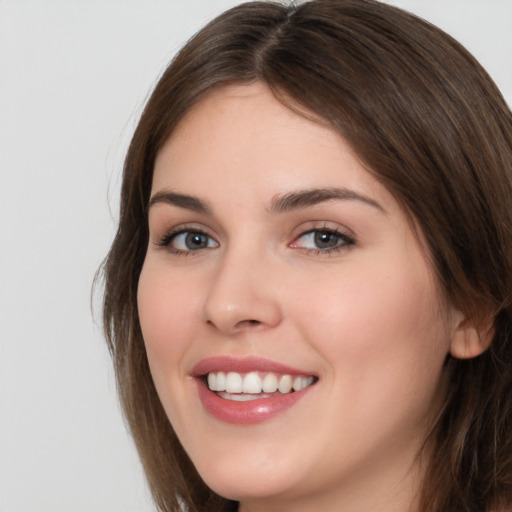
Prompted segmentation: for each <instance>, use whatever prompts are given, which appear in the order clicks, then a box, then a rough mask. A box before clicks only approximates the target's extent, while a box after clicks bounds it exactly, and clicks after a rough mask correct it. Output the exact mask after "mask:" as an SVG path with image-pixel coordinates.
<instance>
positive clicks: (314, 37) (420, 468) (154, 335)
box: [104, 0, 512, 512]
mask: <svg viewBox="0 0 512 512" xmlns="http://www.w3.org/2000/svg"><path fill="white" fill-rule="evenodd" d="M511 205H512V116H511V112H510V110H509V108H508V107H507V105H506V104H505V102H504V101H503V99H502V97H501V95H500V93H499V91H498V90H497V88H496V86H495V85H494V84H493V82H492V80H491V79H490V78H489V77H488V75H487V74H486V73H485V71H484V70H483V69H482V68H481V67H480V66H479V64H478V63H477V62H476V61H475V60H474V58H472V57H471V55H469V54H468V53H467V51H465V50H464V49H463V48H462V47H461V46H460V45H459V44H458V43H456V42H455V41H454V40H453V39H451V38H450V37H449V36H447V35H446V34H444V33H443V32H441V31H440V30H439V29H437V28H435V27H433V26H432V25H430V24H428V23H426V22H424V21H422V20H420V19H418V18H416V17H414V16H412V15H410V14H408V13H405V12H403V11H401V10H399V9H396V8H393V7H390V6H387V5H384V4H381V3H379V2H375V1H373V0H313V1H311V2H307V3H303V4H300V3H299V4H297V5H296V4H293V5H291V6H289V5H281V4H276V3H266V2H254V3H248V4H243V5H240V6H239V7H236V8H234V9H231V10H229V11H227V12H226V13H224V14H223V15H221V16H220V17H219V18H217V19H216V20H214V21H213V22H211V23H210V24H209V25H208V26H207V27H206V28H204V29H203V30H202V31H201V32H199V34H197V35H196V36H195V37H194V38H193V39H192V40H191V41H190V42H189V43H188V44H187V45H186V46H185V47H184V48H183V50H182V51H181V52H180V53H179V54H178V56H177V57H176V58H175V59H174V61H173V62H172V63H171V65H170V66H169V68H168V69H167V71H166V72H165V73H164V75H163V76H162V78H161V79H160V81H159V83H158V84H157V86H156V88H155V90H154V92H153V94H152V96H151V97H150V99H149V101H148V103H147V105H146V108H145V111H144V113H143V115H142V117H141V120H140V122H139V125H138V127H137V130H136V132H135V135H134V137H133V140H132V143H131V146H130V149H129V152H128V155H127V158H126V164H125V171H124V181H123V187H122V199H121V216H120V224H119V230H118V232H117V235H116V238H115V240H114V243H113V246H112V249H111V251H110V253H109V256H108V258H107V260H106V263H105V268H104V270H105V281H106V290H105V303H104V319H105V329H106V333H107V338H108V342H109V346H110V350H111V352H112V355H113V359H114V364H115V368H116V374H117V379H118V385H119V392H120V395H121V400H122V404H123V407H124V411H125V414H126V417H127V419H128V422H129V425H130V428H131V431H132V434H133V437H134V439H135V442H136V444H137V448H138V450H139V453H140V456H141V459H142V462H143V465H144V469H145V472H146V475H147V479H148V482H149V485H150V488H151V491H152V493H153V496H154V499H155V502H156V503H157V505H158V507H159V509H160V510H162V511H178V510H187V511H227V510H240V511H243V512H256V511H267V512H269V511H294V512H301V511H313V510H314V511H316V512H322V511H336V512H355V511H357V512H361V511H375V510H378V511H380V512H399V511H400V512H405V511H407V512H413V511H414V512H419V511H421V512H432V511H437V512H440V511H442V512H454V511H468V512H469V511H472V512H491V511H492V512H505V511H508V510H511V509H512V428H511V427H512V424H511V421H512V340H511V336H512V333H511V327H512V309H511V308H512V305H511V292H512V210H511Z"/></svg>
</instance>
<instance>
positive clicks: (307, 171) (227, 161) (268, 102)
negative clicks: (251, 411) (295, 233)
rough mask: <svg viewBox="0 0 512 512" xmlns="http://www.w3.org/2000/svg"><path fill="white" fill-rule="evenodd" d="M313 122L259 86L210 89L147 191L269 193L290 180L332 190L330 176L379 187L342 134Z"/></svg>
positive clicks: (169, 146)
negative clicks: (246, 188) (229, 185)
mask: <svg viewBox="0 0 512 512" xmlns="http://www.w3.org/2000/svg"><path fill="white" fill-rule="evenodd" d="M293 107H294V106H293ZM312 118H315V116H314V115H312V114H310V113H309V112H306V113H305V115H300V114H298V113H297V112H296V111H294V110H292V109H291V108H289V107H287V106H285V105H284V104H283V103H282V102H280V101H279V100H277V99H276V98H275V97H274V95H273V94H272V92H271V91H270V90H269V89H268V87H266V86H265V85H263V84H260V83H255V84H251V85H237V86H229V87H224V88H221V89H218V90H215V91H214V92H212V93H210V94H209V95H207V96H206V97H205V98H203V99H202V100H201V101H200V102H198V103H197V104H196V105H195V106H194V107H193V108H191V109H190V110H189V111H188V113H187V114H186V115H185V117H184V118H183V119H182V120H181V122H180V123H179V124H178V126H177V128H176V129H175V131H174V132H173V134H172V136H171V137H170V138H169V140H168V141H167V142H166V143H165V144H164V146H163V147H162V149H161V150H160V152H159V153H158V155H157V159H156V162H155V169H154V179H153V191H155V189H158V188H162V187H168V186H186V187H189V186H192V187H194V188H196V189H197V188H198V187H199V188H204V189H206V190H209V189H208V186H207V184H209V183H210V184H211V182H215V181H216V180H217V181H218V180H224V181H225V182H228V181H229V182H231V181H237V182H245V183H246V184H249V183H252V184H253V185H256V183H257V182H259V185H260V186H261V185H262V184H263V183H265V184H267V185H268V187H267V188H269V189H271V188H274V189H280V188H282V187H283V186H285V183H282V182H281V181H287V180H289V179H293V180H295V181H296V182H297V186H298V187H300V188H311V187H328V186H333V183H332V181H333V179H334V180H336V181H340V180H342V181H343V182H344V183H343V186H351V187H356V188H357V187H362V186H364V187H366V188H367V189H368V188H373V187H377V186H378V184H377V181H376V180H375V178H374V177H373V176H372V175H371V174H370V173H369V172H368V171H367V170H366V169H365V168H364V167H363V165H362V164H361V162H360V161H359V159H358V158H357V156H356V155H355V153H354V152H353V151H352V149H351V148H350V146H349V145H348V144H347V143H346V142H345V141H344V140H343V139H342V137H341V136H340V135H339V134H337V133H336V132H335V131H334V130H332V129H331V128H329V127H328V126H326V124H325V123H321V122H320V121H318V122H317V121H316V120H312ZM198 177H200V178H201V182H202V183H203V184H204V185H205V187H201V186H200V185H201V184H200V183H198V179H197V178H198ZM337 185H341V183H337ZM277 191H279V190H277Z"/></svg>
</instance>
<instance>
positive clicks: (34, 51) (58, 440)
mask: <svg viewBox="0 0 512 512" xmlns="http://www.w3.org/2000/svg"><path fill="white" fill-rule="evenodd" d="M390 1H391V0H390ZM236 3H238V1H235V0H166V1H164V0H88V1H85V0H83V1H80V0H0V340H1V344H0V511H1V512H35V511H37V512H69V511H73V512H121V511H122V512H131V511H137V512H150V511H153V507H152V505H151V502H150V499H149V497H148V494H147V491H146V489H145V483H144V478H143V476H142V473H141V469H140V466H139V463H138V460H137V457H136V454H135V452H134V449H133V447H132V445H131V441H130V440H129V438H128V436H127V434H126V430H125V427H124V424H123V421H122V419H121V415H120V412H119V407H118V405H117V399H116V396H115V389H114V383H113V374H112V370H111V367H110V360H109V358H108V354H107V351H106V349H105V347H104V343H103V340H102V337H101V332H100V329H99V327H98V319H99V314H98V312H97V314H96V321H94V320H93V318H92V315H91V309H90V289H91V283H92V280H93V276H94V273H95V271H96V269H97V267H98V265H99V263H100V262H101V260H102V258H103V256H104V255H105V253H106V251H107V250H108V246H109V242H110V240H111V238H112V235H113V231H114V226H115V220H116V218H117V205H118V200H117V196H118V191H119V180H120V171H121V167H122V160H123V155H124V152H125V150H126V147H127V144H128V141H129V138H130V135H131V133H132V131H133V129H134V126H135V123H136V120H137V117H138V115H139V113H140V111H141V108H142V105H143V103H144V100H145V98H146V96H147V93H148V91H149V90H150V89H151V87H152V86H153V84H154V82H155V80H156V78H157V77H158V76H159V74H160V73H161V72H162V70H163V68H164V67H165V65H166V63H167V62H168V61H169V60H170V58H171V56H172V55H173V54H174V52H175V51H176V50H177V48H179V46H181V44H182V43H183V42H184V41H185V40H186V39H187V38H188V37H190V36H191V35H192V34H193V33H194V32H195V31H196V30H197V29H198V28H199V27H200V26H202V25H203V24H204V23H205V21H206V20H208V19H210V18H211V17H212V16H213V15H214V14H217V13H219V12H220V11H222V10H224V9H225V8H227V7H230V6H232V5H235V4H236ZM391 3H394V4H396V5H399V6H402V7H404V8H406V9H408V10H410V11H413V12H415V13H417V14H420V15H421V16H423V17H425V18H427V19H429V20H430V21H433V22H434V23H436V24H437V25H439V26H440V27H441V28H444V29H445V30H447V31H448V32H449V33H451V34H452V35H454V36H455V37H456V38H458V39H459V40H460V41H461V42H463V43H464V44H465V45H466V46H467V47H468V48H469V49H470V50H471V51H472V52H473V53H474V54H475V55H476V57H477V58H478V59H479V60H480V61H481V62H482V63H483V64H484V66H486V67H487V69H488V70H489V72H490V73H491V75H492V76H493V77H494V78H495V80H496V81H497V83H498V85H499V86H500V87H501V89H502V91H503V92H504V94H505V95H506V97H507V98H508V101H509V103H511V102H512V0H488V1H486V2H483V1H481V0H394V1H391Z"/></svg>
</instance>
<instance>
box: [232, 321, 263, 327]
mask: <svg viewBox="0 0 512 512" xmlns="http://www.w3.org/2000/svg"><path fill="white" fill-rule="evenodd" d="M259 325H261V322H260V321H259V320H241V321H240V322H238V323H237V324H236V326H237V327H257V326H259Z"/></svg>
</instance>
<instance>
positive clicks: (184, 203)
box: [148, 190, 212, 215]
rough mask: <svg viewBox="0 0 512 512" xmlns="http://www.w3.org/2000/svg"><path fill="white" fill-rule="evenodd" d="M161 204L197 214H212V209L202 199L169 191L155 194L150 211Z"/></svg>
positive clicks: (150, 202) (149, 206) (150, 204)
mask: <svg viewBox="0 0 512 512" xmlns="http://www.w3.org/2000/svg"><path fill="white" fill-rule="evenodd" d="M159 203H165V204H169V205H172V206H177V207H178V208H185V209H186V210H192V211H194V212H196V213H203V214H206V215H208V214H211V213H212V212H211V208H210V207H209V206H208V205H207V204H206V203H205V202H203V201H201V199H199V198H197V197H194V196H189V195H186V194H179V193H177V192H172V191H169V190H164V191H161V192H157V193H156V194H154V195H153V196H152V197H151V199H150V201H149V205H148V209H149V208H151V207H152V206H154V205H155V204H159Z"/></svg>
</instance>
